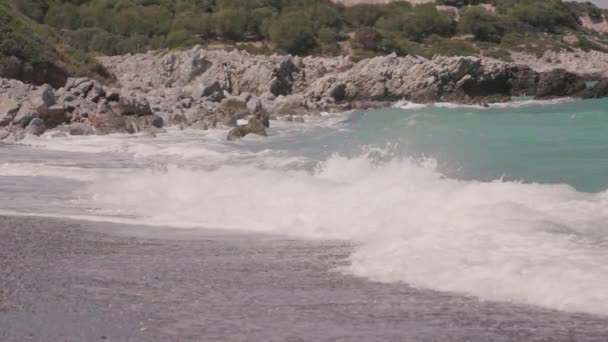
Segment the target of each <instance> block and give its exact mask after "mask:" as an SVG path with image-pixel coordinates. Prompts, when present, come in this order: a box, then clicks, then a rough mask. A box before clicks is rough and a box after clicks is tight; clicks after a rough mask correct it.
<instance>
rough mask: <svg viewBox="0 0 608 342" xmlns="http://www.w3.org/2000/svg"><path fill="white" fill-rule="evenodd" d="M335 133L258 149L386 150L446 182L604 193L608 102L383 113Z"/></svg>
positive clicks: (349, 121) (313, 152) (356, 119)
mask: <svg viewBox="0 0 608 342" xmlns="http://www.w3.org/2000/svg"><path fill="white" fill-rule="evenodd" d="M338 127H340V128H341V129H336V127H329V128H326V129H316V130H310V131H309V130H305V131H303V132H296V134H292V135H290V136H289V137H286V138H285V139H284V140H282V141H280V142H277V141H273V142H269V143H261V146H263V147H264V148H272V147H274V148H276V147H277V144H278V145H279V146H281V147H283V148H285V149H287V150H289V151H291V152H295V153H301V154H305V155H307V156H312V157H313V158H314V159H322V158H324V157H327V155H325V156H319V155H318V154H323V153H325V154H331V153H339V154H345V155H355V154H357V153H360V152H361V149H362V148H364V147H384V146H387V145H388V146H390V147H391V148H392V150H393V152H394V153H396V154H397V155H400V156H411V157H415V158H421V157H427V158H434V159H436V160H437V162H438V164H439V169H440V170H441V171H442V172H443V173H444V174H446V175H448V176H450V177H457V178H462V179H476V180H481V181H490V180H496V179H500V178H502V179H504V180H514V181H521V182H534V183H550V184H556V183H558V184H564V183H565V184H569V185H571V186H573V187H575V188H576V189H578V190H580V191H586V192H597V191H601V190H605V189H607V188H608V100H588V101H576V102H566V103H545V104H542V103H541V104H533V105H532V104H526V105H521V106H512V107H503V108H476V107H437V106H430V107H422V108H416V109H385V110H380V111H370V112H356V113H352V114H350V115H349V116H348V117H346V118H344V120H343V121H342V123H341V124H340V125H339V126H338Z"/></svg>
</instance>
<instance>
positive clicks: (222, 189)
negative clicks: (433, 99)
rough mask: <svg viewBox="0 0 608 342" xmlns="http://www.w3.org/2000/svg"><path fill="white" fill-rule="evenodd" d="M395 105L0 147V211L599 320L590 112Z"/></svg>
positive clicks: (606, 302) (597, 165)
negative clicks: (196, 231) (268, 245)
mask: <svg viewBox="0 0 608 342" xmlns="http://www.w3.org/2000/svg"><path fill="white" fill-rule="evenodd" d="M401 105H403V106H404V107H405V109H404V108H392V109H386V110H381V111H374V112H354V113H348V114H340V115H331V116H326V117H311V118H309V120H308V121H309V122H308V123H306V124H296V123H293V124H292V123H284V122H273V128H272V129H271V130H270V132H269V133H270V137H269V138H268V139H265V138H261V137H247V138H246V139H244V140H243V141H238V142H227V141H225V140H224V139H223V138H224V136H225V134H226V131H222V130H215V131H207V132H201V131H189V130H186V131H177V130H170V131H169V133H167V134H163V135H161V136H159V137H157V138H148V137H144V136H122V135H114V136H104V137H96V136H95V137H68V138H54V139H53V138H50V137H48V136H42V137H40V138H35V137H32V138H28V139H26V140H25V141H24V142H23V143H22V144H21V145H10V146H0V192H1V193H2V194H3V196H2V198H0V208H2V210H1V211H0V213H4V214H21V215H32V214H33V215H40V216H54V217H72V218H83V219H88V220H101V221H113V222H123V223H129V222H132V223H138V224H148V225H163V226H173V227H201V228H223V229H236V230H244V231H252V232H270V233H279V234H285V235H289V236H294V237H301V238H318V239H341V240H348V241H353V242H354V243H355V244H356V246H357V247H356V248H355V250H354V252H353V254H352V255H351V256H350V259H349V261H350V265H349V266H346V267H343V268H341V269H340V271H342V272H345V273H348V274H354V275H359V276H363V277H367V278H369V279H372V280H377V281H383V282H405V283H407V284H410V285H412V286H415V287H419V288H428V289H434V290H440V291H449V292H452V291H453V292H458V293H464V294H469V295H473V296H477V297H478V298H482V299H489V300H499V301H510V302H514V303H523V304H532V305H538V306H543V307H546V308H551V309H558V310H565V311H575V312H587V313H595V314H602V315H608V290H606V289H607V288H608V191H606V189H608V135H607V134H606V132H608V113H607V112H606V109H605V108H608V102H607V101H606V100H598V101H584V102H581V101H579V102H574V101H557V102H545V103H517V104H515V105H511V106H503V107H500V106H499V107H495V108H489V109H484V108H476V107H454V106H450V105H445V104H444V105H436V106H413V105H405V104H401Z"/></svg>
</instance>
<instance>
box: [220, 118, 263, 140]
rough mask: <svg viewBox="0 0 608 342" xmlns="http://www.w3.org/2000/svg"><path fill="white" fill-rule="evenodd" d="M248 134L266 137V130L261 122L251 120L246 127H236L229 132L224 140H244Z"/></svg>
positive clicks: (254, 119)
mask: <svg viewBox="0 0 608 342" xmlns="http://www.w3.org/2000/svg"><path fill="white" fill-rule="evenodd" d="M249 134H257V135H261V136H264V137H265V136H266V129H265V128H264V124H263V123H262V121H260V120H258V119H256V118H251V119H249V122H248V123H247V124H246V125H243V126H238V127H235V128H233V129H231V130H230V132H228V136H227V137H226V139H228V140H237V139H240V138H244V137H245V136H247V135H249Z"/></svg>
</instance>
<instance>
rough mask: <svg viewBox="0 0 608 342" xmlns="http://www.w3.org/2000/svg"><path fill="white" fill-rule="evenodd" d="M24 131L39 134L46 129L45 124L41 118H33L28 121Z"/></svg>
mask: <svg viewBox="0 0 608 342" xmlns="http://www.w3.org/2000/svg"><path fill="white" fill-rule="evenodd" d="M25 131H26V132H27V133H29V134H32V135H37V136H40V135H42V134H44V131H46V125H45V124H44V121H43V120H42V119H40V118H35V119H33V120H32V121H30V123H29V125H27V127H26V128H25Z"/></svg>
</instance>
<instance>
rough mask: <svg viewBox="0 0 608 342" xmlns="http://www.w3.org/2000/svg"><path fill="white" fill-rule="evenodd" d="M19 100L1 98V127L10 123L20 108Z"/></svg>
mask: <svg viewBox="0 0 608 342" xmlns="http://www.w3.org/2000/svg"><path fill="white" fill-rule="evenodd" d="M20 106H21V105H20V104H19V102H17V101H15V100H13V99H10V98H5V99H2V98H0V127H2V126H6V125H8V124H10V123H11V122H12V121H13V119H14V118H15V115H16V114H17V112H18V111H19V108H20Z"/></svg>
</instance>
